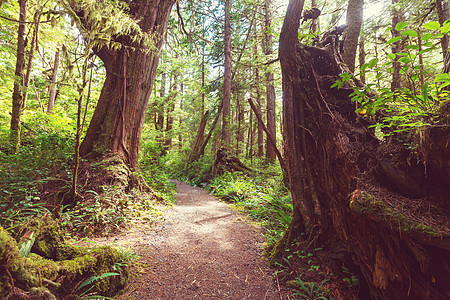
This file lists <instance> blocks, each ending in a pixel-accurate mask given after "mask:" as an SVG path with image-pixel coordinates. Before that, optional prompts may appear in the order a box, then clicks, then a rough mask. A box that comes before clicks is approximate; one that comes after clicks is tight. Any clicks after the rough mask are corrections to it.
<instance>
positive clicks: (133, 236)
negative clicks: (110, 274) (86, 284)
mask: <svg viewBox="0 0 450 300" xmlns="http://www.w3.org/2000/svg"><path fill="white" fill-rule="evenodd" d="M175 183H176V185H177V188H178V199H177V202H176V204H175V205H174V207H173V208H171V209H169V210H168V212H167V213H166V221H165V222H164V224H162V225H160V226H155V227H152V228H150V229H145V228H140V229H138V230H136V231H135V232H133V233H130V234H127V235H124V236H119V237H116V238H115V244H116V245H118V246H121V245H122V246H124V245H127V244H128V246H129V247H130V246H131V248H132V249H133V251H134V252H136V253H138V254H139V255H140V256H141V262H140V263H141V265H140V267H141V268H140V269H141V272H140V275H139V276H138V277H137V278H134V279H132V280H131V282H130V286H129V288H128V289H127V291H125V293H124V294H123V295H122V296H121V297H119V299H152V300H156V299H171V300H172V299H255V300H259V299H280V295H279V292H278V290H277V287H276V284H274V281H273V279H272V273H273V270H271V269H270V268H269V267H267V265H266V263H265V262H264V260H263V259H262V258H261V251H262V248H261V247H262V243H263V242H264V238H263V237H262V235H261V233H260V230H259V229H258V228H257V227H255V226H253V225H250V224H249V223H248V222H246V221H244V219H243V217H242V216H240V215H239V214H238V213H237V212H235V211H233V210H232V209H231V208H230V207H229V206H228V205H226V204H224V203H221V202H219V201H218V200H217V199H216V198H215V197H213V196H211V195H209V194H208V193H207V192H206V191H203V190H202V189H199V188H195V187H192V186H189V185H187V184H185V183H182V182H175Z"/></svg>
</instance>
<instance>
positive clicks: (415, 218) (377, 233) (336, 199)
mask: <svg viewBox="0 0 450 300" xmlns="http://www.w3.org/2000/svg"><path fill="white" fill-rule="evenodd" d="M302 8H303V0H291V1H290V3H289V6H288V9H287V12H286V17H285V20H284V24H283V27H282V31H281V34H280V43H279V45H280V46H279V53H280V55H279V56H280V63H281V68H282V76H283V124H284V131H283V137H284V142H285V159H286V165H287V171H288V175H289V184H290V190H291V194H292V200H293V219H292V222H291V224H290V226H289V229H288V231H287V232H286V234H285V236H284V237H283V238H282V240H280V242H279V243H278V244H277V246H276V247H278V248H276V249H275V251H274V252H273V256H272V258H273V259H276V258H279V255H280V254H281V253H282V252H281V251H279V250H280V249H282V248H283V247H286V248H287V247H293V245H292V242H293V241H294V240H295V239H296V238H300V237H301V236H304V237H306V238H305V239H306V240H305V243H306V244H312V243H314V242H317V241H321V242H323V243H325V245H328V246H329V247H330V249H331V250H332V246H333V245H334V244H337V243H339V244H342V246H343V248H344V249H345V250H346V251H347V253H348V255H349V256H351V257H352V258H353V260H354V262H355V263H356V264H357V265H358V266H359V267H360V268H361V271H362V274H363V275H364V277H365V279H366V281H367V283H368V287H369V293H370V295H371V296H372V298H373V299H446V297H448V295H450V287H449V286H448V274H449V267H448V266H449V265H450V252H449V250H450V230H449V229H448V223H449V217H448V214H446V213H445V211H444V210H442V209H440V205H439V203H440V201H441V202H442V201H448V200H446V195H448V193H449V192H450V191H449V188H448V187H442V185H441V188H443V189H442V190H441V192H440V193H436V191H435V190H436V189H435V188H429V189H428V190H427V191H425V192H424V191H418V192H417V191H412V190H409V188H414V187H422V186H423V185H428V184H433V183H432V181H433V180H432V179H429V180H421V179H420V178H416V177H411V176H410V175H409V174H408V172H406V171H405V169H406V170H409V169H413V168H412V167H405V168H402V166H408V163H407V158H408V157H410V158H411V156H410V155H409V153H408V152H406V155H400V154H399V153H403V152H404V151H405V150H402V151H400V152H399V153H396V152H395V151H394V152H393V151H392V150H390V149H398V148H401V145H391V144H389V143H388V142H381V141H379V140H377V139H376V138H375V137H374V134H373V132H372V131H370V130H368V129H367V127H368V125H369V121H368V120H365V119H363V118H362V117H361V116H357V115H356V114H355V113H354V106H353V105H352V104H351V101H350V99H349V97H348V96H349V94H350V93H352V92H353V89H352V88H351V86H347V87H344V88H342V89H339V90H338V89H336V88H331V85H332V84H333V83H334V82H335V80H336V79H338V78H339V74H341V73H342V72H343V70H342V68H341V65H342V62H341V61H340V60H339V56H338V55H336V51H337V49H334V48H333V47H334V45H333V44H331V45H329V46H328V47H327V48H326V49H323V48H315V47H309V46H305V45H300V44H299V40H298V26H299V18H300V16H301V11H302ZM354 84H355V83H350V85H353V86H354ZM448 107H450V105H449V106H448ZM445 111H447V113H446V116H448V111H449V110H448V109H447V110H445ZM447 122H448V117H447ZM447 131H448V130H447ZM440 136H442V135H440ZM447 136H448V135H447ZM439 141H440V143H439V146H438V148H442V147H444V144H443V143H441V142H442V138H441V139H439ZM430 144H433V142H430V141H429V142H428V143H427V145H430ZM445 147H447V146H445ZM445 147H444V148H445ZM446 149H447V148H446ZM426 153H427V154H428V155H430V156H434V151H433V150H430V151H427V152H426ZM391 154H392V156H391ZM392 157H395V158H396V161H395V162H393V161H392ZM426 159H427V161H433V159H430V158H426ZM434 161H435V162H436V164H435V165H436V169H438V171H440V172H441V173H440V174H444V175H447V174H448V172H447V171H445V170H447V169H448V168H445V167H443V166H444V165H445V164H446V163H448V161H447V160H446V159H441V160H436V159H435V160H434ZM410 163H412V162H410ZM417 166H419V165H417ZM419 169H420V167H418V168H417V169H416V170H415V171H417V170H419ZM423 170H424V168H422V172H423ZM427 172H430V170H427ZM422 175H424V174H422ZM428 176H430V177H432V176H431V175H430V174H428ZM382 180H384V181H385V182H386V183H389V186H384V185H383V184H382V182H381V181H382ZM418 180H419V182H416V181H418ZM409 182H413V184H410V183H409ZM405 187H406V192H407V193H408V194H409V195H405V194H406V193H405V190H404V188H405ZM430 187H432V185H431V186H430ZM413 194H415V195H413ZM439 195H440V197H441V198H439ZM414 197H420V198H419V199H414ZM437 199H441V200H440V201H439V200H437ZM425 207H428V209H430V210H431V213H430V211H427V210H426V209H425ZM302 232H303V233H304V235H302ZM329 241H332V242H329ZM327 243H328V244H327ZM340 251H342V248H341V249H340ZM277 255H278V256H277Z"/></svg>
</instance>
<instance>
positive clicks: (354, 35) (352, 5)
mask: <svg viewBox="0 0 450 300" xmlns="http://www.w3.org/2000/svg"><path fill="white" fill-rule="evenodd" d="M363 6H364V0H349V1H348V8H347V26H348V27H347V28H346V29H345V32H344V41H343V43H344V47H343V49H344V52H343V53H342V58H343V60H344V62H345V63H346V64H347V66H348V68H349V69H350V71H352V72H355V59H356V49H357V48H358V38H359V34H360V32H361V24H362V17H363Z"/></svg>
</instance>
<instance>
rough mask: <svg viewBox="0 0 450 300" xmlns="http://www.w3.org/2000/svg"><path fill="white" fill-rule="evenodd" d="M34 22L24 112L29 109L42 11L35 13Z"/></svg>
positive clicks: (23, 105) (25, 87)
mask: <svg viewBox="0 0 450 300" xmlns="http://www.w3.org/2000/svg"><path fill="white" fill-rule="evenodd" d="M33 20H34V22H35V23H34V28H33V37H32V39H31V45H30V52H29V53H28V64H27V72H26V74H25V78H24V92H23V104H22V110H24V109H25V108H26V107H27V98H28V87H29V85H30V78H31V68H32V66H33V58H34V50H35V49H36V48H37V46H38V33H39V22H40V20H41V11H37V12H35V13H34V18H33Z"/></svg>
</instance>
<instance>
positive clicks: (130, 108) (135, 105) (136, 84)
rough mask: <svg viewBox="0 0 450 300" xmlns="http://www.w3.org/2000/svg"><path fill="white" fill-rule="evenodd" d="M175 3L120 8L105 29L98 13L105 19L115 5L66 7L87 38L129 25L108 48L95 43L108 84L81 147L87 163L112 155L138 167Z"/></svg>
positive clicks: (143, 0)
mask: <svg viewBox="0 0 450 300" xmlns="http://www.w3.org/2000/svg"><path fill="white" fill-rule="evenodd" d="M173 3H174V0H133V1H126V2H120V3H119V4H121V6H119V7H118V8H117V9H116V10H114V11H110V15H108V16H107V17H108V18H109V20H110V21H108V19H107V20H106V22H107V23H106V24H104V22H105V19H104V18H102V17H105V16H104V14H105V13H103V16H102V17H100V18H99V11H100V13H102V12H101V8H102V7H104V6H105V5H113V4H110V3H103V2H94V3H89V4H87V3H84V2H83V1H67V2H66V5H67V6H68V7H69V8H70V9H71V10H72V11H73V12H74V14H75V15H76V16H75V17H74V19H75V20H77V22H78V25H79V27H80V29H81V31H82V32H83V34H84V35H85V36H86V37H89V36H95V35H96V34H97V35H101V34H103V33H105V31H107V30H109V31H111V30H112V29H114V26H119V25H121V24H122V25H123V22H125V21H126V20H129V23H128V24H126V25H127V27H128V28H127V30H126V31H124V30H123V28H122V29H120V30H117V31H116V32H114V34H113V35H111V36H110V39H109V40H108V41H107V42H106V43H103V42H102V41H100V40H98V39H97V40H95V41H93V43H94V45H93V46H94V47H93V50H94V52H95V53H96V55H97V56H98V57H99V58H100V59H101V60H102V61H103V63H104V65H105V69H106V79H105V83H104V85H103V88H102V91H101V94H100V97H99V100H98V103H97V107H96V109H95V112H94V115H93V117H92V120H91V122H90V125H89V128H88V130H87V133H86V137H85V138H84V140H83V142H82V144H81V147H80V154H81V156H82V157H85V158H89V159H95V158H99V157H104V156H106V155H109V154H113V155H117V156H119V157H120V158H121V160H122V161H123V162H124V163H125V164H126V165H127V166H128V167H130V168H132V169H134V168H137V167H138V155H139V141H140V137H141V130H142V125H143V121H144V116H145V111H146V109H147V104H148V100H149V97H150V93H151V90H152V86H153V83H154V80H155V76H156V68H157V66H158V59H159V50H160V49H161V46H162V43H163V38H164V36H165V32H166V31H167V23H168V18H169V13H170V10H171V8H172V5H173ZM121 7H125V9H123V8H121ZM113 17H115V19H113ZM102 22H103V23H102Z"/></svg>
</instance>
